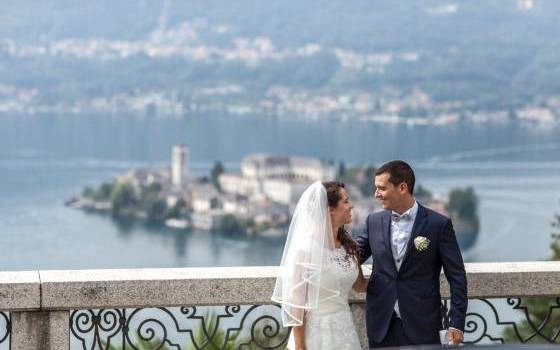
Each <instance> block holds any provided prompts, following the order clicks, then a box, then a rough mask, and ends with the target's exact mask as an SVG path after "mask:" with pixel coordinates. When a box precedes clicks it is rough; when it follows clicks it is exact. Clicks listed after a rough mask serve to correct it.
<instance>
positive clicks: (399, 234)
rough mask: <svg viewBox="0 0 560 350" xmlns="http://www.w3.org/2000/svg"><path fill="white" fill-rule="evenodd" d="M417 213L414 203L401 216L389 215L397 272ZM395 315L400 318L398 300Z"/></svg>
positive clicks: (416, 204) (397, 214)
mask: <svg viewBox="0 0 560 350" xmlns="http://www.w3.org/2000/svg"><path fill="white" fill-rule="evenodd" d="M417 213H418V203H417V202H416V201H414V205H413V206H412V207H411V208H410V209H408V210H407V211H405V212H404V213H402V214H399V213H397V212H395V211H393V212H392V213H391V249H392V251H393V259H394V261H395V266H396V268H397V271H398V270H399V269H400V268H401V265H402V262H403V258H404V255H405V253H406V246H407V245H408V241H409V240H410V235H411V234H412V226H413V225H414V220H415V219H416V214H417ZM395 313H396V314H397V316H399V317H400V316H401V314H400V311H399V301H398V299H397V301H396V302H395Z"/></svg>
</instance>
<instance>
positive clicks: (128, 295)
mask: <svg viewBox="0 0 560 350" xmlns="http://www.w3.org/2000/svg"><path fill="white" fill-rule="evenodd" d="M364 268H365V270H366V271H365V272H366V275H369V273H368V269H367V267H366V266H364ZM466 269H467V276H468V281H469V291H468V293H469V299H487V298H507V297H516V298H524V297H533V296H543V297H544V296H546V297H559V296H560V262H517V263H471V264H467V265H466ZM275 276H276V267H216V268H168V269H126V270H125V269H120V270H117V269H113V270H68V271H43V270H41V271H25V272H0V311H1V312H3V313H4V314H7V313H9V315H10V317H9V320H10V321H9V323H8V325H9V327H8V328H10V330H9V331H8V332H7V333H9V337H6V338H7V339H9V341H10V349H11V350H23V349H25V350H32V349H41V350H47V349H57V350H60V349H69V348H70V337H71V331H70V326H69V323H70V322H69V319H70V313H71V312H72V311H73V310H93V309H109V308H119V309H125V308H158V307H174V306H208V305H260V304H271V301H270V296H271V293H272V290H273V288H274V282H275ZM441 292H442V297H443V298H448V296H449V287H448V285H447V281H446V280H445V277H444V276H443V275H442V279H441ZM364 298H365V295H364V294H363V293H352V294H351V297H350V300H349V302H350V304H351V306H352V309H353V312H354V316H355V322H356V324H357V325H358V329H359V332H360V335H361V337H362V340H363V341H364V344H365V330H364V326H363V305H364ZM2 338H3V335H2V330H0V340H1V339H2Z"/></svg>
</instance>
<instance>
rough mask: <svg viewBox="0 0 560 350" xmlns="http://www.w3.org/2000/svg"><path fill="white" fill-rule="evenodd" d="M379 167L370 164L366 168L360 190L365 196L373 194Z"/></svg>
mask: <svg viewBox="0 0 560 350" xmlns="http://www.w3.org/2000/svg"><path fill="white" fill-rule="evenodd" d="M376 171H377V169H376V168H375V167H374V166H373V165H368V166H367V167H366V168H365V169H364V176H363V180H362V181H361V182H360V191H361V192H362V194H363V195H364V196H370V195H372V193H373V191H374V186H373V184H374V180H375V172H376Z"/></svg>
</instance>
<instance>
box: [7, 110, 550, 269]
mask: <svg viewBox="0 0 560 350" xmlns="http://www.w3.org/2000/svg"><path fill="white" fill-rule="evenodd" d="M178 143H184V144H186V145H187V146H188V147H189V148H190V150H191V160H190V168H191V171H192V172H194V173H196V174H204V173H206V172H208V170H209V169H210V167H211V166H212V163H213V162H214V160H220V161H222V162H224V163H225V165H226V168H230V169H234V168H237V167H239V162H240V160H241V158H242V157H243V156H245V155H246V154H249V153H252V152H271V153H283V154H289V155H301V156H314V157H318V158H321V159H325V160H334V161H336V162H338V161H340V160H344V161H345V162H347V163H348V164H364V163H374V164H377V165H378V164H380V163H382V162H383V161H386V160H390V159H396V158H400V159H405V160H407V161H409V162H410V163H411V164H412V165H413V167H414V168H415V169H416V173H417V179H418V182H419V183H420V184H422V185H423V186H425V187H427V188H428V189H430V190H431V191H432V192H434V193H436V194H439V195H445V193H446V191H448V190H449V189H450V188H453V187H466V186H473V187H474V188H475V191H476V192H477V194H478V195H479V197H480V203H479V215H480V222H481V227H480V234H479V237H478V239H477V241H476V243H475V244H474V246H473V247H472V248H470V249H468V250H465V251H464V252H463V253H464V256H465V259H466V260H467V261H522V260H538V259H545V258H547V257H548V256H549V255H550V251H549V244H550V233H551V227H550V222H551V221H552V218H553V214H554V213H557V212H560V128H559V127H538V126H520V125H513V124H502V125H492V126H488V125H486V126H469V125H456V126H451V127H430V126H422V127H407V126H402V125H401V126H395V125H387V124H374V123H353V122H347V123H344V122H335V121H322V122H302V121H295V120H279V119H271V118H261V117H256V116H255V117H239V116H215V115H194V116H187V117H185V118H182V119H163V120H162V119H153V118H152V119H151V118H146V117H136V116H113V117H99V116H36V117H29V116H13V117H7V116H3V117H1V118H0V245H1V247H2V254H0V270H27V269H76V268H80V269H81V268H128V267H184V266H190V267H192V266H234V265H275V264H277V263H278V262H279V260H280V257H281V250H282V244H283V242H282V241H281V240H279V239H276V240H274V239H266V238H261V237H249V238H244V237H228V236H226V235H224V234H221V233H219V232H214V233H207V232H198V231H195V232H179V231H176V230H172V229H166V228H154V227H148V226H146V225H143V224H140V223H130V222H122V221H114V220H112V219H111V218H110V217H107V216H103V215H97V214H87V213H84V212H81V211H77V210H73V209H69V208H66V207H65V206H64V205H63V201H64V200H65V199H66V198H67V197H69V196H71V195H72V194H78V193H80V192H81V190H82V188H83V187H84V186H86V185H90V186H91V185H99V184H100V183H101V182H102V181H106V180H109V179H110V178H111V177H113V176H115V175H117V174H119V173H122V172H125V171H127V170H128V169H130V168H134V167H162V166H165V165H167V163H168V162H169V160H168V159H169V158H170V150H171V147H172V146H173V145H175V144H178ZM372 200H373V199H372Z"/></svg>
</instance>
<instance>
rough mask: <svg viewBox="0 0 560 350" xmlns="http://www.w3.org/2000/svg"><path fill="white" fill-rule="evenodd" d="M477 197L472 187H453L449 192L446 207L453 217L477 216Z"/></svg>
mask: <svg viewBox="0 0 560 350" xmlns="http://www.w3.org/2000/svg"><path fill="white" fill-rule="evenodd" d="M477 206H478V198H477V196H476V194H475V193H474V189H473V188H472V187H467V188H466V189H460V188H455V189H453V190H451V192H449V200H448V202H447V205H446V209H447V211H448V212H449V214H450V215H451V216H452V217H454V218H460V219H465V220H472V219H476V218H477V212H476V211H477Z"/></svg>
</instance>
